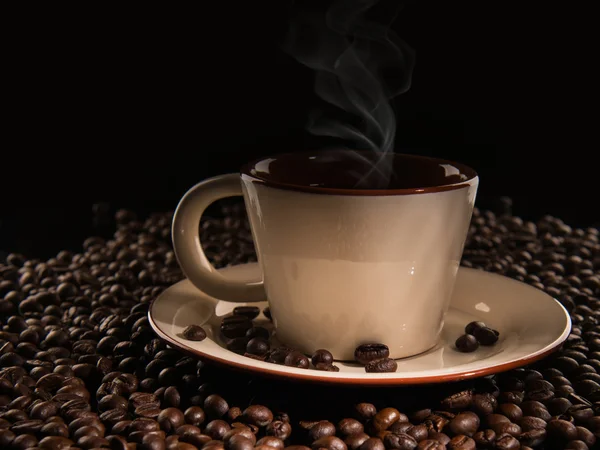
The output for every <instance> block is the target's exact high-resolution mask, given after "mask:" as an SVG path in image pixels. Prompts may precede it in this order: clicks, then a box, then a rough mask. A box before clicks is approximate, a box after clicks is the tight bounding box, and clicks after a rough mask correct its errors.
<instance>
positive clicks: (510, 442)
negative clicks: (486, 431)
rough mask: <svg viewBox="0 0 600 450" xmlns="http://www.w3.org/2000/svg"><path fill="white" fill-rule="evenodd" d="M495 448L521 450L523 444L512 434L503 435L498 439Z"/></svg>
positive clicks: (499, 449)
mask: <svg viewBox="0 0 600 450" xmlns="http://www.w3.org/2000/svg"><path fill="white" fill-rule="evenodd" d="M494 448H495V449H497V450H518V449H520V448H521V444H520V443H519V441H518V440H517V439H516V438H515V437H513V436H511V435H510V434H502V435H499V436H497V437H496V440H495V441H494Z"/></svg>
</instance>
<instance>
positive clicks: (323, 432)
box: [308, 420, 335, 441]
mask: <svg viewBox="0 0 600 450" xmlns="http://www.w3.org/2000/svg"><path fill="white" fill-rule="evenodd" d="M334 435H335V425H334V424H332V423H331V422H329V421H327V420H321V421H319V422H317V423H316V424H314V425H313V426H312V427H311V428H310V429H309V430H308V436H309V438H310V439H311V441H316V440H318V439H320V438H322V437H326V436H334Z"/></svg>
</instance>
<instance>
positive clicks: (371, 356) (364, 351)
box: [354, 343, 390, 365]
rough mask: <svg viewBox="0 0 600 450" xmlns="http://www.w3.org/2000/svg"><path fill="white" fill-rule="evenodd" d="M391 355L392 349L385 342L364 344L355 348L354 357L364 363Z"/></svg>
mask: <svg viewBox="0 0 600 450" xmlns="http://www.w3.org/2000/svg"><path fill="white" fill-rule="evenodd" d="M389 356H390V349H389V348H388V346H387V345H385V344H376V343H373V344H362V345H359V346H358V347H356V350H354V359H355V360H356V361H357V362H358V363H359V364H363V365H367V364H368V363H370V362H371V361H375V360H378V359H385V358H388V357H389Z"/></svg>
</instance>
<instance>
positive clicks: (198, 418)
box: [184, 406, 234, 427]
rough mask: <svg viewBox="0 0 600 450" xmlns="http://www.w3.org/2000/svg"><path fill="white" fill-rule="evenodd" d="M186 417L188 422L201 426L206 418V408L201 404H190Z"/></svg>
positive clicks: (185, 413)
mask: <svg viewBox="0 0 600 450" xmlns="http://www.w3.org/2000/svg"><path fill="white" fill-rule="evenodd" d="M233 409H234V408H231V409H230V410H229V411H231V410H233ZM184 418H185V422H186V423H187V424H190V425H194V426H196V427H199V426H200V425H202V424H203V423H204V421H205V420H206V414H204V410H203V409H202V408H200V407H199V406H190V407H189V408H188V409H186V410H185V412H184Z"/></svg>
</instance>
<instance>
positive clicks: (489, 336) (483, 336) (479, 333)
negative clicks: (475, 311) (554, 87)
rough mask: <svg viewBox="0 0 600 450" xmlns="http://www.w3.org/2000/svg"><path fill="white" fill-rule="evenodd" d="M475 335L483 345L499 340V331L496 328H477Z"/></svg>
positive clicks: (492, 343)
mask: <svg viewBox="0 0 600 450" xmlns="http://www.w3.org/2000/svg"><path fill="white" fill-rule="evenodd" d="M473 333H474V334H473V336H475V338H476V339H477V341H479V343H480V344H481V345H485V346H490V345H494V344H495V343H496V342H498V337H499V335H500V334H499V333H498V331H496V330H493V329H491V328H487V327H481V328H476V329H475V330H474V332H473Z"/></svg>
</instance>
